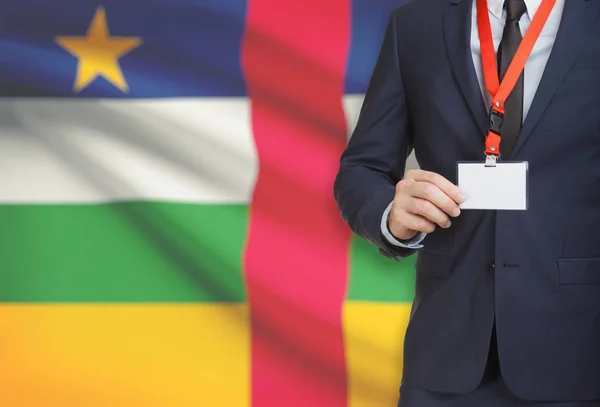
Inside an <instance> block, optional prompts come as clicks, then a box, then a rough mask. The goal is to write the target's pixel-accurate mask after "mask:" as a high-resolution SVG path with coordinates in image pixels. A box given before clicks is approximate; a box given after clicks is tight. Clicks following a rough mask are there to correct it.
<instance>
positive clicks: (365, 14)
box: [346, 0, 406, 93]
mask: <svg viewBox="0 0 600 407" xmlns="http://www.w3.org/2000/svg"><path fill="white" fill-rule="evenodd" d="M351 1H352V44H351V47H350V57H349V58H348V68H347V71H346V93H364V92H365V91H366V90H367V86H368V85H369V79H370V78H371V74H372V73H373V68H374V67H375V62H376V61H377V56H378V55H379V49H380V48H381V43H382V41H383V35H384V33H385V28H386V26H387V21H388V18H389V16H390V13H391V12H392V10H393V9H394V8H396V7H398V6H400V5H401V4H403V3H406V0H351Z"/></svg>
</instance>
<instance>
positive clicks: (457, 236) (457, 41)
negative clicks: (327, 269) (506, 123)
mask: <svg viewBox="0 0 600 407" xmlns="http://www.w3.org/2000/svg"><path fill="white" fill-rule="evenodd" d="M471 1H472V0H416V1H413V2H410V3H408V4H405V5H403V6H401V7H398V8H397V9H396V10H395V11H394V12H393V13H392V15H391V17H390V19H389V24H388V27H387V31H386V35H385V39H384V42H383V45H382V49H381V52H380V55H379V59H378V62H377V64H376V67H375V69H374V72H373V76H372V78H371V82H370V85H369V88H368V91H367V94H366V97H365V101H364V104H363V108H362V111H361V114H360V118H359V122H358V125H357V127H356V129H355V131H354V133H353V136H352V138H351V140H350V143H349V145H348V148H347V150H346V151H345V152H344V154H343V157H342V159H341V166H340V170H339V173H338V176H337V179H336V182H335V197H336V200H337V202H338V205H339V208H340V211H341V213H342V216H343V217H344V219H345V220H346V221H347V222H348V223H349V225H350V227H351V228H352V230H353V231H354V232H355V233H356V234H358V235H360V236H362V237H363V238H365V239H367V240H369V241H371V242H372V243H373V244H375V245H377V246H378V247H379V248H380V251H381V252H382V253H383V254H385V255H387V256H390V257H398V256H408V255H411V254H412V253H413V252H412V251H411V250H407V249H401V248H398V247H395V246H392V245H390V244H389V243H387V242H386V241H385V239H384V237H383V236H382V234H381V229H380V223H381V217H382V214H383V212H384V210H385V208H386V206H387V205H388V204H389V203H390V202H391V201H392V199H393V197H394V190H395V188H394V186H395V184H396V183H397V182H398V181H399V180H400V179H401V178H402V176H403V174H404V170H405V163H406V157H407V156H408V155H409V153H410V152H411V151H412V150H413V149H414V151H415V155H416V157H417V160H418V163H419V165H420V167H421V168H422V169H424V170H428V171H434V172H436V173H439V174H441V175H443V176H445V177H446V178H448V179H449V180H451V181H452V182H456V163H457V161H483V151H484V135H485V131H486V124H487V113H486V107H485V106H484V102H483V98H482V95H481V90H480V88H479V85H478V82H477V79H476V74H475V71H474V68H473V62H472V57H471V53H470V47H469V38H470V29H471V27H470V25H471V19H470V15H471V7H472V2H471ZM599 16H600V0H567V2H566V5H565V10H564V14H563V18H562V21H561V26H560V28H559V32H558V35H557V38H556V42H555V45H554V48H553V51H552V54H551V56H550V59H549V61H548V64H547V66H546V69H545V71H544V75H543V77H542V80H541V83H540V85H539V88H538V90H537V93H536V95H535V98H534V101H533V104H532V106H531V109H530V111H529V113H528V116H527V118H526V120H525V123H524V125H523V130H522V133H521V134H520V138H519V141H518V144H517V146H516V148H515V150H514V153H513V156H512V157H510V158H511V159H513V160H518V161H520V160H526V161H528V162H529V209H528V210H527V211H498V212H496V211H463V213H462V214H461V216H460V217H459V218H457V219H456V220H454V221H453V223H452V226H451V227H450V228H449V229H446V230H444V229H441V228H438V229H436V231H435V232H433V233H431V234H429V235H428V236H427V237H426V238H425V240H424V241H423V244H424V248H423V249H421V250H419V252H418V254H417V260H416V269H417V270H416V272H417V279H416V296H415V301H414V304H413V308H412V313H411V318H410V323H409V326H408V330H407V333H406V337H405V354H404V358H405V360H404V374H403V380H404V382H405V383H406V384H407V385H409V386H413V387H418V388H422V389H426V390H430V391H439V392H449V393H465V392H469V391H472V390H474V389H475V388H476V387H477V386H478V384H479V383H480V380H481V378H482V373H483V371H484V367H485V363H486V356H487V353H488V349H489V341H490V336H491V329H492V326H493V322H494V318H495V319H496V328H497V338H498V348H499V357H500V366H501V371H502V374H503V378H504V380H505V382H506V384H507V385H508V387H509V388H510V389H511V390H512V391H513V393H515V394H516V395H517V396H519V397H520V398H523V399H530V400H557V401H558V400H597V399H600V18H599ZM493 265H495V267H492V266H493ZM399 272H400V271H399Z"/></svg>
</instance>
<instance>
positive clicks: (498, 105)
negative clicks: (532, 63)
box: [477, 0, 556, 157]
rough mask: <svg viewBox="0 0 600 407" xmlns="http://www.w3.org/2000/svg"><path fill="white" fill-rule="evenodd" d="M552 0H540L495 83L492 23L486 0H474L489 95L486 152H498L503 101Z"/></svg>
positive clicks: (539, 31)
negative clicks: (475, 0) (507, 63)
mask: <svg viewBox="0 0 600 407" xmlns="http://www.w3.org/2000/svg"><path fill="white" fill-rule="evenodd" d="M554 3H556V0H542V3H541V4H540V7H539V9H538V11H537V12H536V13H535V17H534V18H533V20H532V21H531V24H530V25H529V28H528V29H527V32H526V33H525V36H524V37H523V39H522V40H521V44H520V45H519V48H518V49H517V52H516V54H515V56H514V57H513V60H512V62H511V63H510V65H509V66H508V70H507V71H506V74H505V75H504V78H503V80H502V83H499V82H500V80H499V78H498V65H497V62H496V54H495V52H494V41H493V39H492V27H491V25H490V16H489V15H488V6H487V0H477V26H478V28H479V42H480V44H481V60H482V62H483V73H484V77H485V85H486V87H487V90H488V92H489V93H490V95H491V96H492V107H491V109H490V128H489V130H488V134H487V137H486V138H485V153H486V154H487V155H488V156H496V157H497V156H499V155H500V127H501V126H502V119H503V117H504V102H505V101H506V99H507V98H508V96H509V95H510V92H512V90H513V89H514V87H515V85H516V84H517V81H518V80H519V76H521V72H523V69H524V68H525V63H526V62H527V59H528V58H529V55H530V54H531V50H532V49H533V46H534V45H535V42H536V41H537V39H538V38H539V36H540V34H541V32H542V29H543V28H544V25H545V24H546V21H547V20H548V16H549V15H550V12H551V11H552V8H553V7H554Z"/></svg>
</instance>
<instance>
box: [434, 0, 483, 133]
mask: <svg viewBox="0 0 600 407" xmlns="http://www.w3.org/2000/svg"><path fill="white" fill-rule="evenodd" d="M472 6H473V3H472V1H468V0H449V3H448V4H447V5H446V8H445V10H444V39H445V41H446V50H447V52H448V59H449V60H450V65H451V66H452V71H453V73H454V78H455V79H456V82H457V83H458V86H459V87H460V90H461V92H462V94H463V97H464V99H465V101H466V103H467V105H468V106H469V110H470V111H471V115H472V116H473V119H474V120H475V122H476V123H477V124H478V126H479V128H480V129H481V134H482V135H483V134H485V133H486V131H487V123H488V117H487V116H488V114H487V109H486V107H485V103H484V101H483V97H482V94H481V88H480V87H479V82H478V80H477V74H476V73H475V68H474V67H473V57H472V55H471V9H472Z"/></svg>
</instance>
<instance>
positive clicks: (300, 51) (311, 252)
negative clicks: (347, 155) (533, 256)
mask: <svg viewBox="0 0 600 407" xmlns="http://www.w3.org/2000/svg"><path fill="white" fill-rule="evenodd" d="M401 2H402V1H398V0H394V1H392V0H354V1H350V0H331V1H325V2H324V1H322V0H305V1H302V2H296V1H293V2H292V1H283V0H252V2H246V1H243V0H128V1H123V0H106V1H103V2H101V3H98V2H96V1H91V0H63V1H60V2H51V1H47V0H4V1H2V2H0V225H2V227H1V228H0V249H1V255H0V302H1V304H0V326H3V327H4V329H2V330H1V331H0V351H1V355H2V356H1V359H0V360H1V361H2V363H1V366H2V367H0V405H2V406H7V407H34V406H35V407H50V406H52V407H54V406H56V407H88V406H89V407H117V406H127V407H134V406H140V407H154V406H156V407H183V406H207V407H208V406H209V407H212V406H215V407H218V406H224V407H230V406H231V407H238V406H239V407H245V406H248V407H250V406H253V407H275V406H281V405H286V406H290V407H293V406H311V407H319V406H324V407H338V406H339V407H345V406H353V407H358V406H365V407H367V406H368V407H378V406H381V407H384V406H392V405H395V401H396V398H397V389H398V386H399V383H400V372H401V351H402V338H403V334H404V329H405V326H406V323H407V319H408V314H409V308H410V302H411V301H412V298H413V286H414V272H413V264H412V262H413V259H406V260H403V261H401V262H400V263H397V262H394V261H391V260H389V259H387V258H384V257H382V256H381V255H379V253H378V252H377V250H376V248H374V247H372V246H371V245H369V244H368V243H366V242H364V241H362V240H361V239H357V238H352V237H351V235H350V233H349V231H348V228H347V226H346V225H344V224H343V223H342V222H341V220H340V218H339V214H338V213H337V209H336V208H335V203H334V202H333V195H332V191H331V186H332V183H333V176H334V175H335V171H336V170H337V164H338V159H339V155H340V154H341V152H342V151H343V148H344V145H345V142H346V139H347V137H348V135H349V133H350V131H351V130H352V128H353V126H354V123H355V122H356V120H357V117H358V113H359V110H360V105H361V102H362V95H363V93H364V91H365V90H366V87H367V84H368V80H369V76H370V74H371V70H372V67H373V64H374V62H375V60H376V58H377V54H378V51H379V46H380V42H381V38H382V35H383V31H384V29H385V24H386V20H387V17H388V15H389V12H390V11H391V10H392V9H393V8H394V7H395V6H397V5H399V4H400V3H401Z"/></svg>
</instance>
